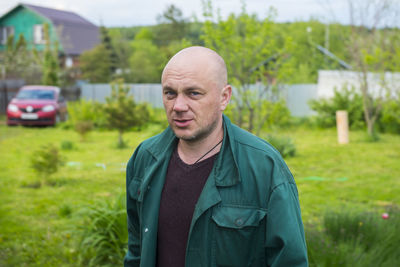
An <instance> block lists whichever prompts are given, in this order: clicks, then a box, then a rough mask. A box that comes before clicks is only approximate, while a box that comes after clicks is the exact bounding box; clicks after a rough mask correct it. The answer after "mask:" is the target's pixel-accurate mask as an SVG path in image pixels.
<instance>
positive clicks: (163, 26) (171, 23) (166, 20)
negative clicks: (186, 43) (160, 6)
mask: <svg viewBox="0 0 400 267" xmlns="http://www.w3.org/2000/svg"><path fill="white" fill-rule="evenodd" d="M157 22H158V25H156V26H155V27H154V28H153V31H154V37H155V39H154V42H155V43H156V44H157V45H158V46H160V47H161V46H168V45H169V44H170V43H171V42H173V41H179V40H182V39H183V38H184V37H185V35H186V30H187V27H188V19H186V18H185V17H184V16H183V13H182V10H180V9H179V8H178V7H177V6H175V5H174V4H170V5H168V6H167V7H166V8H165V10H164V12H163V13H162V14H161V15H158V16H157Z"/></svg>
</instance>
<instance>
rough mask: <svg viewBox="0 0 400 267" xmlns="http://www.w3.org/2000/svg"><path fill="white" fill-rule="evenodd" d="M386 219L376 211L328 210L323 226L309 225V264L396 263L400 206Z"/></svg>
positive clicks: (399, 260) (368, 264)
mask: <svg viewBox="0 0 400 267" xmlns="http://www.w3.org/2000/svg"><path fill="white" fill-rule="evenodd" d="M392 211H393V212H389V216H390V217H389V219H387V220H384V219H382V218H381V216H380V215H379V214H378V213H377V212H369V213H366V212H357V211H356V212H354V211H348V210H344V211H342V212H327V213H326V214H325V215H324V218H323V230H322V231H319V230H317V228H316V227H315V226H308V227H306V229H308V231H307V235H306V236H307V246H308V255H309V260H310V266H355V267H357V266H397V265H399V264H400V256H399V255H400V254H399V253H400V249H399V245H400V237H399V234H398V231H399V230H398V229H399V226H400V212H399V210H392Z"/></svg>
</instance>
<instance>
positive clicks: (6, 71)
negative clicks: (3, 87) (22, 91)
mask: <svg viewBox="0 0 400 267" xmlns="http://www.w3.org/2000/svg"><path fill="white" fill-rule="evenodd" d="M0 62H1V66H2V68H1V70H0V71H1V72H2V77H1V78H2V79H10V78H11V79H18V78H22V79H24V80H25V81H28V82H34V83H38V82H39V81H36V80H35V79H32V78H33V77H34V76H36V74H37V72H39V70H40V67H39V66H38V65H37V64H35V60H34V57H33V54H32V52H31V51H29V50H28V49H27V42H26V40H25V38H24V36H23V35H22V34H20V35H19V37H18V40H17V42H15V41H14V36H13V35H11V36H9V37H8V39H7V42H6V49H5V51H4V52H3V53H0Z"/></svg>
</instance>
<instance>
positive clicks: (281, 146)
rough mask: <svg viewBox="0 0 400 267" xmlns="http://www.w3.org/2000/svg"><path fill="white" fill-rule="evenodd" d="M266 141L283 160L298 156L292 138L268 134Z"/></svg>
mask: <svg viewBox="0 0 400 267" xmlns="http://www.w3.org/2000/svg"><path fill="white" fill-rule="evenodd" d="M265 139H266V140H267V141H268V142H269V143H270V144H271V145H272V146H273V147H274V148H275V149H276V150H278V151H279V153H280V154H281V156H282V157H283V158H288V157H294V156H295V155H296V146H295V144H294V143H293V141H292V139H291V138H289V137H285V136H277V135H272V134H268V135H267V136H266V137H265Z"/></svg>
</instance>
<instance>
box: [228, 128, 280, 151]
mask: <svg viewBox="0 0 400 267" xmlns="http://www.w3.org/2000/svg"><path fill="white" fill-rule="evenodd" d="M232 132H233V135H234V140H235V143H236V145H237V146H239V147H242V148H247V150H248V151H249V152H252V151H253V152H257V151H258V152H259V153H262V154H266V155H269V156H270V157H272V158H281V156H280V153H279V152H278V151H277V150H276V149H275V148H274V147H273V146H272V145H271V144H270V143H268V142H267V141H266V140H264V139H262V138H260V137H258V136H256V135H254V134H252V133H250V132H248V131H246V130H244V129H242V128H240V127H239V126H237V125H234V124H232Z"/></svg>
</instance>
